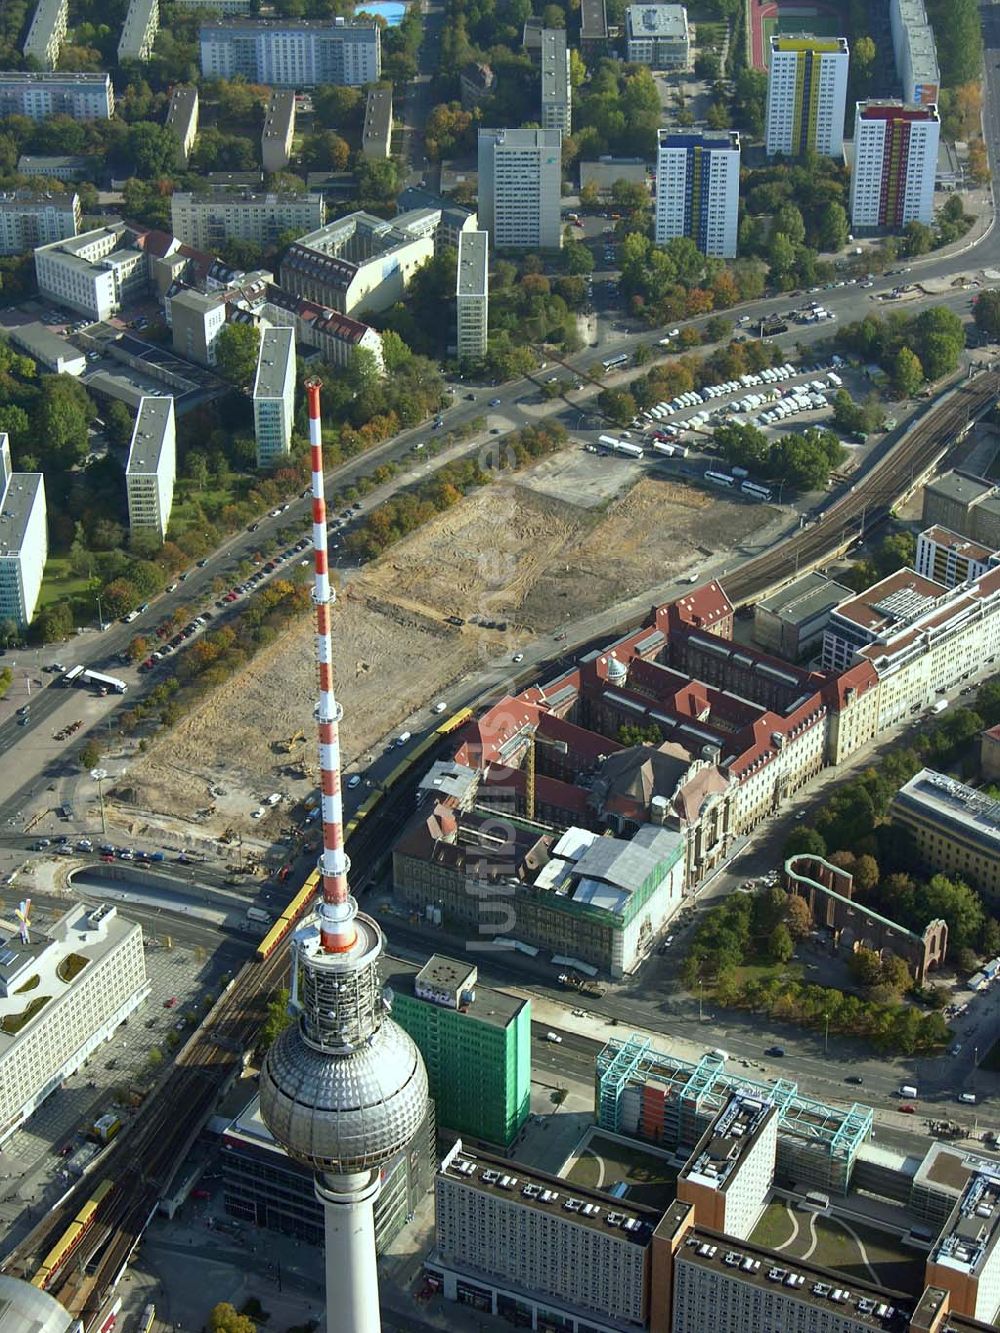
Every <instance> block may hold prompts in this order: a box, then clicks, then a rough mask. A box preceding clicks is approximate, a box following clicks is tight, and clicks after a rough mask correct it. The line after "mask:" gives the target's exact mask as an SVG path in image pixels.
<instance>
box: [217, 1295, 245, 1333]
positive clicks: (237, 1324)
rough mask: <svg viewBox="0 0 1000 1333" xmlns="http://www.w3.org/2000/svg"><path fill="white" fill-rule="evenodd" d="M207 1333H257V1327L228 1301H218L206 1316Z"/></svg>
mask: <svg viewBox="0 0 1000 1333" xmlns="http://www.w3.org/2000/svg"><path fill="white" fill-rule="evenodd" d="M208 1333H257V1325H256V1324H255V1323H254V1321H253V1320H252V1319H251V1318H250V1316H249V1315H245V1314H239V1313H238V1311H237V1310H236V1307H235V1306H234V1305H231V1304H230V1303H229V1301H220V1302H219V1304H218V1305H215V1306H213V1307H212V1311H211V1313H210V1314H209V1316H208Z"/></svg>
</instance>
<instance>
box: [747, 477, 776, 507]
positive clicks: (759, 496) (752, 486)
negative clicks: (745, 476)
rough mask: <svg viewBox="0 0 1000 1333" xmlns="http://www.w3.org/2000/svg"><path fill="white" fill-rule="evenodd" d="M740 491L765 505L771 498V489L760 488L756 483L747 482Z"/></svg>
mask: <svg viewBox="0 0 1000 1333" xmlns="http://www.w3.org/2000/svg"><path fill="white" fill-rule="evenodd" d="M740 490H741V491H742V492H743V494H744V495H748V496H749V497H750V499H751V500H760V501H761V502H762V503H764V504H766V503H767V501H768V500H770V498H771V492H770V489H769V488H768V487H767V486H758V485H757V483H756V482H755V481H745V482H744V483H743V485H742V486H741V487H740Z"/></svg>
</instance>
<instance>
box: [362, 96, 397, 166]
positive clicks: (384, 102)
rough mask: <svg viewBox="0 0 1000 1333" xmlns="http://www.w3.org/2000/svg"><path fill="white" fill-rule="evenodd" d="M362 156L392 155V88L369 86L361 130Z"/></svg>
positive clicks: (385, 156) (379, 156) (380, 156)
mask: <svg viewBox="0 0 1000 1333" xmlns="http://www.w3.org/2000/svg"><path fill="white" fill-rule="evenodd" d="M361 153H362V156H364V157H371V158H387V157H391V156H392V88H391V87H390V88H370V89H369V90H368V100H367V101H366V102H365V123H364V126H363V128H362V130H361Z"/></svg>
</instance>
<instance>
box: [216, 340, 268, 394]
mask: <svg viewBox="0 0 1000 1333" xmlns="http://www.w3.org/2000/svg"><path fill="white" fill-rule="evenodd" d="M259 353H260V329H258V328H257V327H256V325H254V324H227V325H226V326H225V327H224V328H223V329H222V331H221V333H220V334H219V337H218V339H217V341H216V344H215V364H216V368H217V370H218V371H219V374H220V375H222V376H223V377H224V378H225V379H227V380H229V382H230V384H235V385H236V386H237V387H239V388H245V387H246V386H247V385H248V384H250V383H251V381H252V380H253V377H254V375H255V374H256V371H257V357H258V355H259Z"/></svg>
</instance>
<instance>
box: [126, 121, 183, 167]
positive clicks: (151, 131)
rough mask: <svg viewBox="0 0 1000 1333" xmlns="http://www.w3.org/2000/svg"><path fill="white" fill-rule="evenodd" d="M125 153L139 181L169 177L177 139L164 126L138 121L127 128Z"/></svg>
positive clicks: (175, 153) (174, 157) (174, 158)
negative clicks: (133, 166)
mask: <svg viewBox="0 0 1000 1333" xmlns="http://www.w3.org/2000/svg"><path fill="white" fill-rule="evenodd" d="M126 152H127V154H128V156H129V157H130V158H131V160H132V162H133V163H134V165H135V174H136V175H137V176H138V177H139V179H140V180H152V179H154V178H155V177H158V176H169V175H170V173H171V172H172V171H173V169H174V163H175V161H176V159H177V139H176V137H175V135H174V134H173V132H172V131H171V130H168V129H167V128H166V126H165V125H158V124H156V122H155V121H150V120H140V121H139V122H138V123H137V124H135V125H130V126H129V130H128V136H127V138H126Z"/></svg>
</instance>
